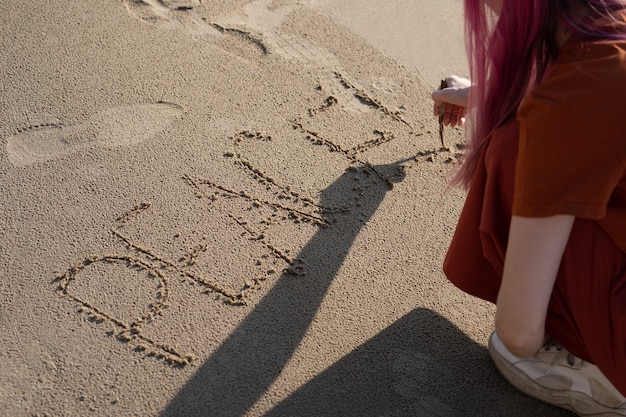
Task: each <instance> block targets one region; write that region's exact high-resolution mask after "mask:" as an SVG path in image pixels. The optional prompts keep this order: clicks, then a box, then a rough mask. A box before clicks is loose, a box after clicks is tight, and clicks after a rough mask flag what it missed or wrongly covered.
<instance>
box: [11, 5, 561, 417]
mask: <svg viewBox="0 0 626 417" xmlns="http://www.w3.org/2000/svg"><path fill="white" fill-rule="evenodd" d="M381 3H382V2H374V1H373V0H352V1H342V2H336V1H330V0H319V1H318V0H274V1H272V0H255V1H249V0H222V1H207V0H204V1H200V0H143V1H142V0H107V1H95V0H81V1H76V2H64V1H60V0H49V1H46V2H30V3H28V2H26V3H25V2H21V1H17V0H5V1H3V2H1V3H0V23H1V24H0V33H1V36H0V45H1V46H0V54H1V55H2V59H0V91H1V93H0V138H1V147H0V169H1V171H0V172H2V174H1V175H0V195H1V196H2V197H1V200H0V201H1V205H2V210H1V211H0V216H1V218H0V278H1V279H2V282H3V285H2V286H0V329H1V330H2V337H0V364H1V365H0V407H1V408H0V410H1V411H0V415H2V416H8V417H13V416H127V415H129V416H130V415H133V416H226V417H228V416H233V417H234V416H277V417H278V416H281V417H282V416H472V415H477V416H527V415H543V416H561V415H567V414H566V413H565V412H562V411H560V410H558V409H555V408H552V407H549V406H546V405H543V404H541V403H539V402H537V401H534V400H532V399H530V398H527V397H525V396H523V395H521V394H519V393H518V392H516V391H515V390H514V389H512V388H511V387H509V386H508V385H507V384H506V382H505V381H504V380H503V379H502V378H501V377H500V376H499V375H498V374H497V372H496V371H495V369H494V367H493V366H492V365H491V363H490V360H489V358H488V354H487V351H486V348H485V345H486V341H487V339H488V337H489V334H490V333H491V329H492V327H493V307H492V306H491V305H489V304H487V303H484V302H481V301H479V300H476V299H474V298H472V297H470V296H467V295H465V294H463V293H462V292H460V291H459V290H457V289H455V288H454V287H453V286H452V285H451V284H450V283H448V282H447V281H446V279H445V277H444V276H443V274H442V272H441V263H442V259H443V257H444V255H445V252H446V247H447V245H448V242H449V240H450V238H451V234H452V232H453V230H454V225H455V221H456V217H457V216H458V214H459V211H460V208H461V206H462V204H463V198H464V193H463V192H462V191H460V190H452V191H449V192H447V193H445V192H444V189H445V187H446V182H447V180H448V179H449V177H450V175H451V173H452V172H453V171H454V169H455V167H456V162H457V158H458V156H459V155H458V153H459V152H460V151H459V149H460V147H462V143H463V132H462V131H461V130H459V129H447V130H446V141H447V146H449V147H450V150H445V149H442V146H441V143H440V140H439V136H438V126H437V121H436V120H435V119H434V118H433V117H432V114H431V113H432V112H431V106H432V104H431V101H430V98H429V96H430V92H431V91H432V90H433V89H434V88H436V86H437V83H438V80H439V79H440V78H441V77H442V76H444V75H446V74H448V73H457V74H460V75H465V74H466V71H467V70H466V67H465V63H464V60H463V56H462V54H463V46H462V22H461V19H462V11H461V4H460V1H458V0H456V1H455V0H446V1H433V0H422V1H411V2H409V1H397V2H392V3H393V4H391V5H384V4H383V5H381Z"/></svg>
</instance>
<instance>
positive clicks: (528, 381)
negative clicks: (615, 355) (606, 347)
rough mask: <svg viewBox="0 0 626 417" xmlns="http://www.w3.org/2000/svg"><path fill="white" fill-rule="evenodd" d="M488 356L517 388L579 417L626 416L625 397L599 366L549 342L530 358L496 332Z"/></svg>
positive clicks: (492, 337)
mask: <svg viewBox="0 0 626 417" xmlns="http://www.w3.org/2000/svg"><path fill="white" fill-rule="evenodd" d="M489 354H490V355H491V359H492V360H493V362H494V364H495V365H496V368H498V370H499V371H500V373H501V374H502V375H503V376H504V377H505V378H506V379H507V380H508V381H509V382H510V383H511V384H512V385H513V386H514V387H515V388H517V389H519V390H520V391H522V392H523V393H525V394H527V395H530V396H531V397H535V398H537V399H540V400H542V401H545V402H547V403H550V404H553V405H556V406H559V407H562V408H566V409H568V410H570V411H573V412H575V413H576V414H578V415H579V416H594V417H600V416H626V398H625V397H624V395H622V394H621V393H620V392H619V391H618V390H617V389H616V388H615V387H614V386H613V384H612V383H611V382H609V380H608V379H607V378H606V377H605V376H604V374H603V373H602V372H601V371H600V370H599V369H598V367H597V366H595V365H593V364H590V363H588V362H585V361H583V360H581V359H579V358H577V357H575V356H574V355H572V354H571V353H569V352H568V351H567V350H565V349H564V348H563V347H561V346H560V345H559V344H557V343H555V342H553V341H549V342H548V343H546V345H545V346H544V347H542V348H541V349H539V350H538V351H537V353H535V354H534V355H533V356H531V357H529V358H518V357H517V356H514V355H513V354H511V352H509V351H508V349H507V348H506V347H505V346H504V344H503V343H502V341H501V340H500V338H498V335H497V334H496V333H495V332H494V333H493V334H492V335H491V338H490V339H489Z"/></svg>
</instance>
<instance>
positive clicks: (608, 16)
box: [452, 0, 626, 188]
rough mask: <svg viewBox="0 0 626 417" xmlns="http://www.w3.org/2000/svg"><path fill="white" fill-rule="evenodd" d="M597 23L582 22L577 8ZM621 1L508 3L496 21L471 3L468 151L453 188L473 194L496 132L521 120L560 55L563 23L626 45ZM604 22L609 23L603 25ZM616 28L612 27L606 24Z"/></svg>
mask: <svg viewBox="0 0 626 417" xmlns="http://www.w3.org/2000/svg"><path fill="white" fill-rule="evenodd" d="M580 4H584V5H587V7H589V8H590V10H591V11H592V16H593V17H594V18H593V19H587V20H585V21H583V22H578V21H577V20H576V19H575V18H574V12H575V9H576V6H577V5H580ZM624 9H626V2H624V1H618V0H569V1H567V0H565V1H564V0H502V9H501V10H500V14H499V16H496V15H495V13H493V12H492V11H491V10H490V9H488V8H487V7H486V5H485V2H484V0H465V33H466V49H467V54H468V57H469V64H470V65H469V66H470V73H471V79H472V85H473V87H472V92H471V94H470V104H469V119H470V125H469V126H470V127H469V132H468V133H469V135H468V136H469V137H468V143H467V151H466V153H465V157H464V161H463V164H462V165H461V167H460V169H459V172H458V173H457V175H456V176H455V178H454V179H453V181H452V182H453V184H460V185H463V186H465V187H466V188H469V185H470V183H471V179H472V177H473V175H474V172H475V171H476V168H477V164H478V157H479V155H480V152H481V149H482V147H483V146H484V144H485V140H486V139H487V138H488V137H489V135H490V134H491V132H493V130H495V129H497V128H498V127H501V126H502V125H504V124H506V123H508V122H510V121H513V120H514V119H515V116H516V113H517V109H518V107H519V105H520V103H521V101H522V99H523V98H524V96H525V95H526V93H527V91H528V90H529V88H531V87H532V86H533V85H535V84H537V83H539V82H540V81H541V79H542V77H543V75H544V73H545V71H546V70H547V67H548V65H549V64H550V62H551V61H553V60H554V59H555V58H556V56H557V55H558V47H557V44H556V39H555V36H556V31H557V28H558V25H559V23H560V22H563V24H565V25H566V27H567V28H568V29H569V30H570V32H571V33H573V34H575V35H577V36H581V37H583V38H586V39H626V30H625V29H624V27H625V22H624V20H623V18H622V19H621V20H620V19H619V18H618V17H617V16H618V15H617V13H618V12H619V11H620V10H624ZM599 20H601V21H603V22H605V23H604V24H602V25H598V24H597V22H598V21H599ZM607 22H609V23H610V24H609V25H607V24H606V23H607Z"/></svg>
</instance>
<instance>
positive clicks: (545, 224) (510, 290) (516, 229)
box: [496, 215, 574, 357]
mask: <svg viewBox="0 0 626 417" xmlns="http://www.w3.org/2000/svg"><path fill="white" fill-rule="evenodd" d="M573 224H574V216H569V215H558V216H552V217H545V218H528V217H518V216H513V218H512V219H511V230H510V234H509V243H508V248H507V252H506V259H505V261H504V275H503V277H502V285H501V287H500V292H499V294H498V300H497V303H496V306H497V308H496V333H497V334H498V336H499V337H500V339H501V340H502V342H503V343H504V344H505V346H506V347H507V348H508V349H509V350H510V351H511V353H513V354H514V355H516V356H519V357H527V356H530V355H532V354H533V353H535V352H536V351H537V349H539V347H541V345H542V344H543V342H544V338H545V321H546V315H547V312H548V303H549V301H550V295H551V294H552V288H553V287H554V282H555V280H556V274H557V272H558V269H559V266H560V264H561V258H562V257H563V252H564V251H565V246H566V244H567V241H568V239H569V235H570V232H571V230H572V225H573Z"/></svg>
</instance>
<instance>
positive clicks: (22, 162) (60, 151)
mask: <svg viewBox="0 0 626 417" xmlns="http://www.w3.org/2000/svg"><path fill="white" fill-rule="evenodd" d="M182 113H183V109H182V107H180V106H179V105H177V104H174V103H166V102H157V103H150V104H138V105H133V106H123V107H117V108H113V109H110V110H106V111H102V112H99V113H96V114H95V115H93V116H91V117H90V118H89V119H87V120H85V121H83V122H82V123H78V124H74V125H70V126H64V125H62V124H56V123H53V124H43V125H35V126H30V127H27V128H25V129H21V130H19V131H18V132H17V133H15V134H13V135H11V136H9V137H8V138H7V139H6V146H7V154H8V158H9V162H11V163H12V164H13V165H15V166H18V167H23V166H28V165H32V164H36V163H39V162H45V161H50V160H52V159H56V158H59V157H62V156H65V155H68V154H71V153H74V152H76V151H78V150H80V149H83V148H87V147H90V146H99V147H103V148H117V147H120V146H130V145H136V144H138V143H141V142H143V141H145V140H147V139H150V138H152V137H154V136H155V135H157V134H158V133H160V132H161V131H163V130H164V129H165V128H166V127H167V126H168V125H170V123H172V122H173V121H174V119H176V118H178V117H180V115H181V114H182Z"/></svg>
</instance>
